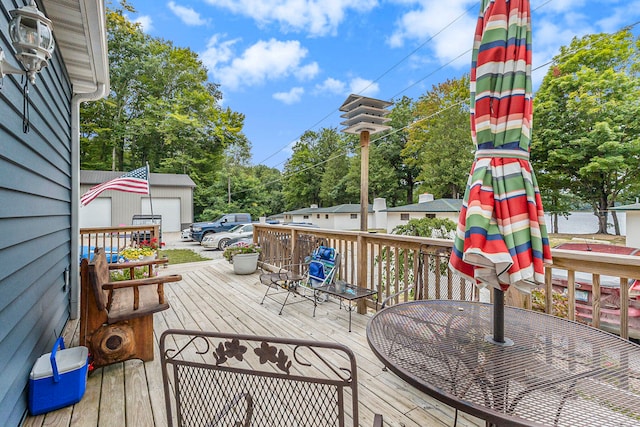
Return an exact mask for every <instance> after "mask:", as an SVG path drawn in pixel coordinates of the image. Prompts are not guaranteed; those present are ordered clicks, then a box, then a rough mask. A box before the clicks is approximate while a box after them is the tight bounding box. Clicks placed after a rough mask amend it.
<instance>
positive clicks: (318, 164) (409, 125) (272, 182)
mask: <svg viewBox="0 0 640 427" xmlns="http://www.w3.org/2000/svg"><path fill="white" fill-rule="evenodd" d="M550 2H551V0H548V1H547V2H545V3H543V4H542V5H540V6H538V7H537V8H536V9H535V10H537V9H540V8H541V7H542V6H545V5H546V4H548V3H550ZM456 19H458V18H456ZM638 24H640V21H636V22H634V23H632V24H629V25H626V26H624V27H622V28H621V29H619V30H617V31H615V32H613V33H611V34H616V33H619V32H622V31H627V30H630V29H632V28H633V27H635V26H637V25H638ZM432 39H433V37H432V38H430V39H429V40H432ZM425 44H426V42H425V43H423V44H422V45H420V47H422V46H424V45H425ZM590 47H591V45H586V46H583V47H581V48H579V49H576V50H574V51H570V52H566V53H564V54H563V55H562V56H561V57H560V58H554V59H552V60H550V61H548V62H546V63H544V64H541V65H539V66H537V67H535V68H533V69H532V70H531V71H532V72H534V71H538V70H540V69H542V68H544V67H546V66H547V65H549V64H552V63H554V62H556V61H558V59H562V58H566V57H568V56H570V55H574V54H576V53H578V52H580V51H583V50H586V49H588V48H590ZM418 49H419V48H416V49H414V51H412V53H411V54H413V53H415V52H416V51H417V50H418ZM470 50H471V49H468V50H466V51H465V52H463V53H461V54H459V55H458V56H456V57H455V58H453V59H452V60H451V61H449V62H448V63H446V64H444V65H442V66H440V67H439V68H437V69H436V70H434V71H432V72H431V73H429V74H427V75H426V76H425V77H423V78H421V79H420V80H418V81H417V82H414V83H412V84H411V85H410V86H408V87H407V88H405V89H403V90H402V91H400V92H398V94H396V95H394V98H395V97H397V96H399V95H400V94H402V93H404V92H406V91H407V90H408V89H409V88H411V87H413V86H415V85H417V84H418V83H420V82H421V81H423V80H425V79H426V78H428V77H430V76H432V75H433V74H435V73H436V72H437V71H439V70H441V69H442V68H444V67H446V66H448V65H450V64H451V63H452V62H455V61H456V60H458V59H459V58H460V57H462V56H463V55H466V54H467V53H469V52H470ZM411 54H409V55H407V56H406V57H405V58H408V57H409V56H410V55H411ZM396 65H397V64H396ZM394 67H395V65H394ZM465 102H467V101H460V102H457V103H455V104H452V105H450V106H447V107H445V108H443V109H441V110H438V111H436V112H434V113H433V114H431V115H429V116H426V117H422V118H420V119H418V120H416V121H414V122H411V123H410V124H408V125H407V126H404V127H402V128H399V129H395V130H394V131H392V132H390V133H385V134H384V135H381V136H380V137H378V138H376V139H374V140H372V141H371V143H372V144H373V143H376V142H378V141H380V140H382V139H384V138H387V137H388V136H391V135H393V134H395V133H398V132H401V131H403V130H406V129H408V128H410V127H412V126H414V125H416V124H417V123H420V122H422V121H424V120H428V119H430V118H433V117H435V116H437V115H439V114H441V113H442V112H445V111H447V110H449V109H451V108H453V107H456V106H459V105H462V104H463V103H465ZM334 112H335V110H334V111H332V112H331V113H330V114H328V115H327V116H325V117H323V119H322V120H320V121H318V122H317V123H316V125H317V124H319V123H320V122H322V121H323V120H325V119H326V118H327V117H328V116H330V115H331V114H333V113H334ZM314 126H315V125H314ZM344 154H345V152H344V151H341V152H339V153H337V154H336V155H334V156H331V157H329V158H327V159H325V160H323V161H321V162H318V163H315V164H313V165H310V166H308V167H305V168H303V169H301V170H297V171H295V172H292V173H290V174H289V175H284V174H283V175H282V176H281V177H280V178H278V179H276V180H273V181H270V182H267V183H264V184H263V185H265V186H266V185H271V184H275V183H277V182H280V181H283V180H284V179H285V178H288V177H289V176H291V175H295V174H298V173H302V172H305V171H307V170H310V169H312V168H314V167H316V166H321V165H323V164H325V163H327V162H329V161H331V160H334V159H337V158H339V157H341V156H342V155H344ZM273 155H275V154H273ZM273 155H272V156H270V157H273ZM285 161H286V160H285ZM247 191H249V190H240V191H238V192H235V193H232V194H242V193H245V192H247Z"/></svg>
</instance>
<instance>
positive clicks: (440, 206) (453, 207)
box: [386, 199, 462, 212]
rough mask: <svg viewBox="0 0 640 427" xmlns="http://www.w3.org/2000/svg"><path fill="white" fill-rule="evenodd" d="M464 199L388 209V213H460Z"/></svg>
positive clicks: (443, 200) (438, 200)
mask: <svg viewBox="0 0 640 427" xmlns="http://www.w3.org/2000/svg"><path fill="white" fill-rule="evenodd" d="M461 209H462V199H436V200H432V201H430V202H423V203H414V204H412V205H404V206H396V207H395V208H387V209H386V212H460V210H461Z"/></svg>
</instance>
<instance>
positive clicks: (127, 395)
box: [24, 260, 484, 427]
mask: <svg viewBox="0 0 640 427" xmlns="http://www.w3.org/2000/svg"><path fill="white" fill-rule="evenodd" d="M169 273H179V274H182V276H183V280H182V281H181V282H178V283H173V284H170V285H168V286H166V287H165V292H166V295H167V298H168V300H169V303H170V304H171V308H170V309H169V310H166V311H163V312H160V313H156V314H155V317H154V328H155V331H154V332H155V337H156V345H155V359H154V360H153V361H152V362H147V363H143V362H141V361H139V360H130V361H127V362H124V363H117V364H113V365H110V366H107V367H104V368H100V369H97V370H96V371H95V372H93V373H92V374H90V376H89V379H88V383H87V390H86V393H85V395H84V397H83V399H82V400H81V401H80V402H79V403H78V404H76V405H74V406H70V407H67V408H63V409H60V410H58V411H54V412H50V413H48V414H44V415H40V416H35V417H28V418H27V420H26V422H25V423H24V426H45V425H46V426H90V427H95V426H100V427H101V426H129V427H145V426H166V425H167V420H166V412H165V403H164V394H163V387H162V376H161V370H160V354H159V349H158V339H159V337H160V334H161V333H162V332H163V331H164V330H166V329H169V328H175V329H196V330H215V331H227V332H234V333H246V334H256V335H274V336H284V337H293V338H301V339H315V340H320V341H336V342H339V343H342V344H345V345H347V346H348V347H350V348H351V349H352V350H353V351H354V353H355V354H356V358H357V363H358V370H359V372H358V378H359V394H360V422H361V425H372V420H373V416H374V413H381V414H383V416H384V421H385V425H389V426H407V427H409V426H423V427H424V426H427V427H431V426H433V427H440V426H451V425H453V424H454V418H455V412H454V410H453V409H452V408H450V407H449V406H447V405H444V404H442V403H440V402H439V401H437V400H435V399H432V398H431V397H429V396H427V395H426V394H424V393H421V392H418V391H417V390H415V389H414V388H413V387H411V386H409V385H408V384H407V383H405V382H404V381H403V380H401V379H400V378H398V377H397V376H395V375H394V374H392V373H390V372H386V371H383V370H382V367H383V365H382V363H381V362H380V361H378V359H377V358H376V357H375V356H374V355H373V353H372V352H371V350H370V349H369V346H368V344H367V340H366V336H365V328H366V324H367V321H368V320H369V318H370V317H371V313H370V314H366V315H360V314H357V313H354V314H353V325H352V332H348V331H347V328H348V314H347V313H346V312H345V310H341V309H340V308H339V304H338V303H337V302H334V300H330V301H329V302H326V303H324V304H322V305H319V306H318V308H317V311H316V317H315V318H314V317H312V312H313V306H312V304H311V302H303V303H301V304H294V305H290V306H289V305H288V306H286V307H285V309H284V312H283V314H282V315H281V316H279V315H278V311H279V306H278V304H277V302H276V301H273V300H269V299H267V300H266V301H265V303H264V305H260V301H261V300H262V296H263V295H264V291H265V289H266V288H265V286H264V285H262V284H260V283H259V281H258V274H257V273H256V274H251V275H247V276H238V275H234V274H233V271H232V266H231V265H230V264H228V263H227V262H226V261H224V260H214V261H206V262H199V263H192V264H177V265H173V266H169V267H168V268H166V269H161V270H160V274H169ZM78 329H79V322H78V321H77V320H74V321H70V322H69V323H68V325H67V328H66V329H65V331H64V333H63V335H64V336H65V341H66V342H67V343H69V345H68V346H70V347H71V346H74V345H78V332H79V331H78ZM457 423H458V424H457V425H458V426H484V422H483V421H481V420H479V419H477V418H475V417H471V416H469V415H466V414H462V413H459V414H458V419H457Z"/></svg>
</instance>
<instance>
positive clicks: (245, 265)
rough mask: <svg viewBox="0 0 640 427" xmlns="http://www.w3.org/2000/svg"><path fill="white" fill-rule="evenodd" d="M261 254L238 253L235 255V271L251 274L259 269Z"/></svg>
mask: <svg viewBox="0 0 640 427" xmlns="http://www.w3.org/2000/svg"><path fill="white" fill-rule="evenodd" d="M258 256H260V254H258V253H255V254H236V255H234V256H233V272H234V273H236V274H251V273H253V272H255V271H256V270H257V269H258Z"/></svg>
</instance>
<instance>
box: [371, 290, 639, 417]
mask: <svg viewBox="0 0 640 427" xmlns="http://www.w3.org/2000/svg"><path fill="white" fill-rule="evenodd" d="M491 319H492V306H491V305H490V304H485V303H476V302H465V301H450V300H426V301H414V302H409V303H404V304H398V305H395V306H391V307H389V308H386V309H384V310H381V311H380V312H378V313H377V314H376V315H375V316H373V317H372V318H371V320H370V321H369V324H368V326H367V340H368V342H369V345H370V347H371V349H372V350H373V352H374V353H375V354H376V356H377V357H378V358H379V359H380V360H381V361H382V363H383V364H384V365H385V366H386V367H387V368H388V369H389V370H390V371H392V372H393V373H395V374H396V375H398V376H399V377H401V378H402V379H404V380H405V381H407V382H408V383H409V384H411V385H412V386H414V387H416V388H417V389H419V390H421V391H423V392H425V393H427V394H429V395H431V396H433V397H435V398H436V399H438V400H440V401H442V402H444V403H446V404H448V405H450V406H452V407H454V408H456V409H459V410H461V411H463V412H466V413H468V414H471V415H474V416H477V417H480V418H483V419H485V420H486V421H487V422H488V423H493V424H497V425H526V426H529V425H547V426H571V427H577V426H585V427H586V426H589V427H593V426H638V425H640V346H638V345H637V344H634V343H632V342H629V341H627V340H624V339H622V338H620V337H618V336H616V335H613V334H610V333H608V332H604V331H601V330H599V329H595V328H592V327H590V326H587V325H584V324H580V323H576V322H573V321H569V320H566V319H561V318H557V317H554V316H550V315H547V314H543V313H538V312H534V311H529V310H523V309H518V308H513V307H505V313H504V321H505V337H506V338H508V339H510V340H511V341H513V345H510V346H501V345H496V344H494V343H492V342H489V340H488V339H487V337H489V336H490V335H491V333H492V325H491Z"/></svg>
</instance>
